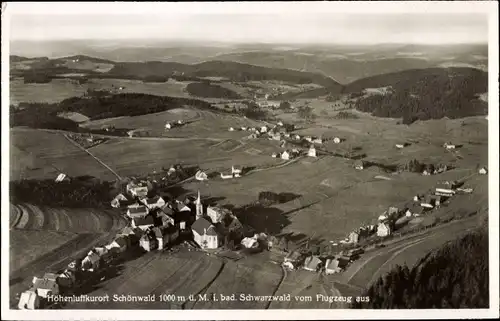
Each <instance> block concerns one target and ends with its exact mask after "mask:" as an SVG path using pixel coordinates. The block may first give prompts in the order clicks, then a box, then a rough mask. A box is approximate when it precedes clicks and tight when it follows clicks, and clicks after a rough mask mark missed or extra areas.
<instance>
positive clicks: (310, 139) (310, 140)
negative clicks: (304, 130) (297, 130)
mask: <svg viewBox="0 0 500 321" xmlns="http://www.w3.org/2000/svg"><path fill="white" fill-rule="evenodd" d="M304 139H305V140H306V141H308V142H309V143H312V140H313V139H312V137H311V136H306V137H304Z"/></svg>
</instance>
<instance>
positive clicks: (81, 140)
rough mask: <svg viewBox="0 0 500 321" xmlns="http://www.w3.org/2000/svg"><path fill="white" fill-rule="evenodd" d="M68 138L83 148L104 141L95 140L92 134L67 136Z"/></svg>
mask: <svg viewBox="0 0 500 321" xmlns="http://www.w3.org/2000/svg"><path fill="white" fill-rule="evenodd" d="M68 137H69V138H71V139H72V140H73V141H74V142H76V143H77V144H78V145H80V146H82V147H83V148H90V147H93V146H97V145H99V144H101V143H103V142H104V141H105V139H104V138H97V137H94V135H92V134H87V135H85V134H68Z"/></svg>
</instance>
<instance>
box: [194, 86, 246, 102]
mask: <svg viewBox="0 0 500 321" xmlns="http://www.w3.org/2000/svg"><path fill="white" fill-rule="evenodd" d="M186 90H187V92H188V93H189V94H191V95H193V96H197V97H204V98H224V99H241V96H240V95H238V94H237V93H236V92H234V91H232V90H230V89H227V88H224V87H222V86H219V85H214V84H210V83H209V82H193V83H190V84H188V85H187V86H186Z"/></svg>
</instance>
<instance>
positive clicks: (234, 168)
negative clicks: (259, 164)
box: [220, 165, 243, 179]
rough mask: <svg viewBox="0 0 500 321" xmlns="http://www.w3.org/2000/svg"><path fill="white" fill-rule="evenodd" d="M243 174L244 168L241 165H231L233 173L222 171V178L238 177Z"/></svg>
mask: <svg viewBox="0 0 500 321" xmlns="http://www.w3.org/2000/svg"><path fill="white" fill-rule="evenodd" d="M242 174H243V169H242V168H241V167H239V166H234V165H233V166H231V173H224V172H221V173H220V177H221V178H222V179H230V178H238V177H241V175H242Z"/></svg>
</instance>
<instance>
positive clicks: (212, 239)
mask: <svg viewBox="0 0 500 321" xmlns="http://www.w3.org/2000/svg"><path fill="white" fill-rule="evenodd" d="M191 230H192V232H193V239H194V241H195V242H196V243H197V244H198V245H199V246H200V247H201V248H202V249H216V248H218V247H219V245H220V244H221V238H220V236H219V234H218V232H217V230H216V228H215V226H214V225H213V224H212V223H210V222H209V221H208V220H207V219H206V218H203V217H202V218H199V219H197V220H196V221H195V222H194V223H193V225H192V226H191Z"/></svg>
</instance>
